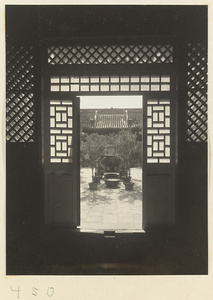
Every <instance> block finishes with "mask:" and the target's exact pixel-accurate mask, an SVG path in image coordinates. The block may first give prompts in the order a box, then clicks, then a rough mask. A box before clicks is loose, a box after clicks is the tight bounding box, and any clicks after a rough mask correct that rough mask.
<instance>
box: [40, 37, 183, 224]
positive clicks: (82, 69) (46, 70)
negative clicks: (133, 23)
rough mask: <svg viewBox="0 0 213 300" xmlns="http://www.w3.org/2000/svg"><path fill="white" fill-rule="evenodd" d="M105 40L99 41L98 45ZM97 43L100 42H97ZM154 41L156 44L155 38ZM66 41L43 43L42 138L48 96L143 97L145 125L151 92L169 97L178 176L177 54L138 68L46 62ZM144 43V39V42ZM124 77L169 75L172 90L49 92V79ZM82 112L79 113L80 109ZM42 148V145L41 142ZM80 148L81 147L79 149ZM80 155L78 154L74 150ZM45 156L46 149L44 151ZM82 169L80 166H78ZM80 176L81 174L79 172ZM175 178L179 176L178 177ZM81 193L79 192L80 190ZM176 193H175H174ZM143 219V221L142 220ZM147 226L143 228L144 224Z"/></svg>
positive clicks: (131, 66) (75, 41) (75, 40)
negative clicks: (52, 48) (53, 48)
mask: <svg viewBox="0 0 213 300" xmlns="http://www.w3.org/2000/svg"><path fill="white" fill-rule="evenodd" d="M101 40H102V39H100V40H99V43H100V41H101ZM112 40H114V39H109V41H112ZM140 40H141V37H138V38H137V39H136V40H134V43H136V41H140ZM157 40H159V41H160V42H163V41H167V42H168V39H167V38H162V37H161V38H159V37H158V38H157ZM88 41H89V44H91V45H93V44H94V39H88ZM95 41H97V39H95ZM126 41H132V39H129V38H127V39H126ZM147 41H150V39H149V38H147ZM152 41H153V37H152ZM67 42H68V41H67V40H66V41H65V40H64V39H56V40H55V39H46V40H45V41H43V42H42V60H43V64H42V65H43V69H42V74H43V76H42V87H43V93H42V126H41V127H42V139H43V130H44V126H43V103H44V100H45V99H46V98H47V97H49V96H48V95H51V94H54V95H56V96H59V95H60V96H61V97H64V96H66V97H67V96H68V95H70V96H71V97H72V96H74V97H81V96H93V95H94V96H95V95H96V96H97V95H102V96H113V95H114V96H115V95H119V96H122V95H126V96H128V95H136V96H139V95H140V96H141V97H142V99H143V100H142V101H143V125H144V122H145V115H144V110H145V107H146V104H145V99H146V98H147V96H148V95H149V94H150V93H151V95H152V97H154V96H156V95H160V97H161V98H163V97H167V98H168V96H169V97H170V99H172V101H173V103H174V105H173V107H174V109H175V112H174V114H173V115H174V116H175V120H174V123H175V137H174V139H175V143H174V160H175V171H174V172H175V174H176V173H177V165H178V164H177V163H178V155H177V154H178V152H177V149H178V144H177V141H178V139H177V136H178V132H177V128H178V124H177V122H178V119H177V111H178V104H177V78H178V74H177V62H176V59H175V51H174V62H173V63H171V64H164V65H163V64H156V65H155V64H143V65H139V64H135V65H125V64H123V65H122V64H121V65H117V64H116V65H104V66H103V65H86V66H84V65H56V66H55V65H48V62H47V47H48V46H51V45H56V46H57V45H58V46H59V45H62V44H63V43H65V45H66V44H67ZM114 42H115V43H116V44H118V43H119V41H117V40H116V41H115V40H114ZM143 42H144V40H143ZM169 42H170V43H171V42H172V43H173V44H174V47H175V42H174V40H173V39H171V37H170V38H169ZM79 43H80V44H82V43H83V44H85V41H82V40H81V39H80V40H79V39H71V44H74V45H75V44H79ZM72 75H73V76H113V75H115V76H122V75H123V76H124V75H129V76H134V75H135V76H138V75H140V76H142V75H149V76H151V75H169V76H170V91H158V92H155V91H152V92H146V91H143V92H142V91H128V92H123V91H119V92H113V91H110V92H108V91H107V92H105V91H99V92H92V91H85V92H83V91H81V92H50V90H49V86H50V76H72ZM78 111H79V113H80V108H79V110H78ZM144 130H145V126H143V142H144V137H145V136H146V135H144V133H145V132H144ZM78 136H79V140H78V145H80V135H79V134H78ZM42 145H43V142H42ZM42 147H43V146H42ZM79 149H80V148H79ZM144 150H145V146H144V144H143V168H144V159H145V153H146V151H144ZM75 151H76V152H77V153H78V152H79V151H77V150H75ZM42 153H43V150H42ZM43 159H44V157H43V155H42V165H43ZM78 160H79V161H80V158H79V157H78ZM75 168H77V165H76V166H75ZM79 168H80V166H79ZM79 175H80V172H79ZM175 178H177V177H176V175H175ZM78 185H79V188H80V177H79V179H78ZM142 186H144V176H143V179H142ZM79 191H80V189H79ZM143 193H144V191H142V195H143ZM175 194H176V192H175ZM76 196H77V197H78V195H77V194H76ZM142 197H143V205H142V206H144V195H143V196H142ZM79 199H80V194H79ZM78 203H79V204H78V211H79V214H78V218H79V219H80V201H78ZM145 211H146V209H143V214H144V213H145ZM143 220H144V218H143ZM143 226H144V225H143Z"/></svg>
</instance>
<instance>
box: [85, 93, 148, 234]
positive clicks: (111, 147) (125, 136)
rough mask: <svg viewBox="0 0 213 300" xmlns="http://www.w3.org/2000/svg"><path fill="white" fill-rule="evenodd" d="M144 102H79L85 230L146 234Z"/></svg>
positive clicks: (87, 99)
mask: <svg viewBox="0 0 213 300" xmlns="http://www.w3.org/2000/svg"><path fill="white" fill-rule="evenodd" d="M142 102H143V101H142V96H133V95H129V96H119V95H114V96H81V97H80V216H81V217H80V228H81V230H86V231H87V230H116V231H118V230H122V231H123V230H124V231H125V230H127V231H128V230H131V231H133V230H134V231H137V230H142V173H143V171H142V157H143V141H142V140H143V134H142V132H143V103H142Z"/></svg>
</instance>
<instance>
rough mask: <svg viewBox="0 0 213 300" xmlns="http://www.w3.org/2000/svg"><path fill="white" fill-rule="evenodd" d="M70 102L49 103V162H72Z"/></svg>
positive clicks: (71, 114)
mask: <svg viewBox="0 0 213 300" xmlns="http://www.w3.org/2000/svg"><path fill="white" fill-rule="evenodd" d="M72 116H73V111H72V101H68V100H51V101H50V162H51V163H69V162H72V153H73V151H72V134H73V130H72V129H73V118H72Z"/></svg>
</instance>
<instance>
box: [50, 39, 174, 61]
mask: <svg viewBox="0 0 213 300" xmlns="http://www.w3.org/2000/svg"><path fill="white" fill-rule="evenodd" d="M47 52H48V63H49V64H51V65H55V64H136V63H137V64H143V63H172V62H173V46H172V45H170V44H165V45H162V44H161V45H159V44H155V45H153V44H152V45H120V46H117V45H101V46H58V47H56V46H52V47H49V48H48V49H47Z"/></svg>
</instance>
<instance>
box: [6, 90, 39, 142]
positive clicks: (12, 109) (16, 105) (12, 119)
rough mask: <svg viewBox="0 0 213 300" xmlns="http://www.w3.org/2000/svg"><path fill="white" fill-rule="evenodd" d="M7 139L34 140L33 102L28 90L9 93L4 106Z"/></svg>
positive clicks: (14, 140)
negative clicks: (5, 106)
mask: <svg viewBox="0 0 213 300" xmlns="http://www.w3.org/2000/svg"><path fill="white" fill-rule="evenodd" d="M6 114H7V116H6V122H7V125H6V131H7V141H10V142H33V141H34V104H33V94H32V93H30V92H27V93H22V92H19V93H18V92H17V93H16V94H15V93H10V94H9V96H8V98H7V108H6Z"/></svg>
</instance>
